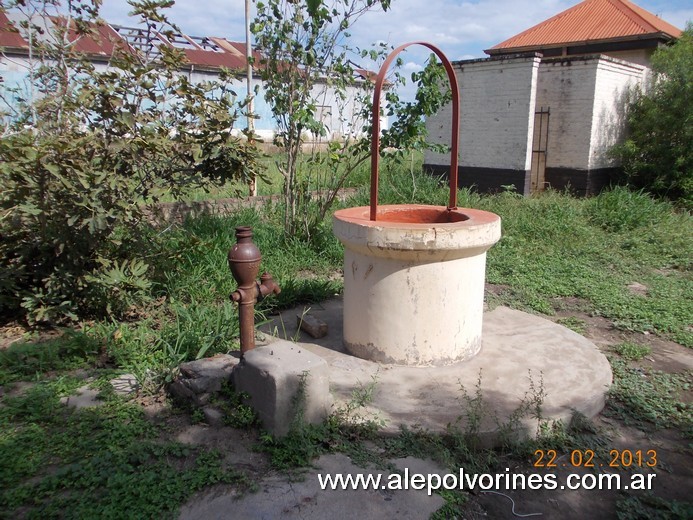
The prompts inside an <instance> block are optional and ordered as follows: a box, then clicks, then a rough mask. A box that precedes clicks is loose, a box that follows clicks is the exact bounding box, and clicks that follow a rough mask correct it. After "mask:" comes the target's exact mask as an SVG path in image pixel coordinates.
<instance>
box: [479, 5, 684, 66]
mask: <svg viewBox="0 0 693 520" xmlns="http://www.w3.org/2000/svg"><path fill="white" fill-rule="evenodd" d="M680 35H681V30H680V29H678V28H676V27H674V26H673V25H671V24H670V23H667V22H665V21H664V20H662V19H661V18H658V17H657V16H655V15H654V14H652V13H650V12H649V11H646V10H645V9H643V8H642V7H639V6H637V5H635V4H633V3H631V2H629V1H627V0H585V1H584V2H580V3H579V4H577V5H575V6H573V7H571V8H570V9H567V10H565V11H563V12H562V13H559V14H557V15H556V16H554V17H552V18H549V19H548V20H546V21H544V22H542V23H540V24H537V25H535V26H534V27H531V28H530V29H527V30H526V31H523V32H521V33H520V34H518V35H516V36H513V37H512V38H509V39H507V40H505V41H504V42H501V43H499V44H498V45H495V46H494V47H492V48H490V49H488V50H486V51H484V52H486V53H487V54H504V53H507V52H522V51H530V50H536V49H538V48H546V47H562V46H565V45H566V44H575V43H587V42H589V43H596V42H607V41H624V40H634V39H643V38H647V37H651V38H659V39H662V40H665V41H666V40H671V39H673V38H678V37H679V36H680Z"/></svg>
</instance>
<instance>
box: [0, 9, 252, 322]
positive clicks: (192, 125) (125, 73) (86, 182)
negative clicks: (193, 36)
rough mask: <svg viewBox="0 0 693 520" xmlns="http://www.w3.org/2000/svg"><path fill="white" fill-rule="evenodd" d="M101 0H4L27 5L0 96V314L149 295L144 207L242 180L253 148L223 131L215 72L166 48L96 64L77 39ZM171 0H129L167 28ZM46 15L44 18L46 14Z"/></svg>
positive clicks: (72, 308)
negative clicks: (25, 46) (21, 62)
mask: <svg viewBox="0 0 693 520" xmlns="http://www.w3.org/2000/svg"><path fill="white" fill-rule="evenodd" d="M100 3H101V2H100V0H91V1H90V0H75V1H71V2H69V3H68V4H67V7H66V8H61V6H60V2H59V1H58V0H36V1H32V0H16V1H11V2H3V3H2V4H0V8H2V9H10V8H13V9H15V10H18V11H20V12H22V13H23V14H24V18H23V21H22V22H21V23H20V26H19V27H16V30H17V31H18V32H20V33H21V34H22V35H23V36H25V38H26V39H27V40H28V41H29V42H30V49H29V58H28V64H27V86H26V88H22V87H21V86H18V87H12V88H10V87H6V88H5V89H4V91H3V92H2V97H1V98H0V101H5V103H4V106H2V105H0V107H1V108H2V113H0V120H2V122H3V126H2V128H0V132H1V135H0V157H2V161H0V313H1V314H2V315H3V316H5V317H7V316H8V315H17V314H19V315H23V316H25V317H26V318H27V319H28V320H29V321H30V322H56V321H60V320H62V319H65V318H77V317H83V316H88V315H95V314H97V315H98V314H100V313H103V312H111V313H117V312H119V311H120V310H122V309H123V308H124V307H126V306H127V305H128V304H129V303H131V302H132V301H133V298H135V297H138V296H139V297H141V296H143V295H144V294H145V293H146V290H147V289H148V287H149V285H150V281H149V280H150V275H151V267H150V265H148V263H147V262H145V260H144V259H143V258H142V256H143V255H142V249H141V247H140V246H141V245H142V244H143V243H144V242H145V240H143V239H145V238H146V237H145V234H146V230H145V229H144V228H143V227H142V222H143V212H142V210H143V207H142V205H143V204H144V203H146V202H150V201H155V200H156V197H157V194H158V193H160V192H161V191H162V190H167V191H172V192H173V193H174V195H175V194H180V193H181V192H182V191H183V190H184V189H186V188H188V187H190V186H207V185H208V184H209V183H214V182H225V181H226V180H227V179H228V178H230V177H238V178H247V177H249V175H250V174H251V173H252V169H253V168H254V164H255V152H254V150H253V149H252V148H248V147H247V146H246V145H245V144H244V143H242V142H241V141H239V139H237V138H236V137H234V136H233V135H232V133H231V129H232V127H233V124H234V122H235V120H236V118H237V117H238V116H239V113H240V111H241V110H242V109H243V106H242V104H241V105H240V106H239V104H237V100H236V98H235V95H234V94H233V92H232V91H230V90H229V89H228V87H227V83H226V82H224V77H223V74H222V80H221V81H220V82H207V83H200V84H191V83H190V82H189V81H188V80H187V78H186V76H185V75H184V74H180V73H179V71H180V68H181V66H182V65H183V64H184V55H183V54H182V53H181V52H180V51H178V50H176V49H174V48H170V47H164V46H162V47H159V48H157V47H155V46H149V47H148V48H146V47H145V48H144V49H141V50H135V49H133V48H132V47H129V46H127V45H118V46H116V49H115V50H114V55H113V58H112V60H111V63H110V64H109V65H110V67H109V68H107V69H103V70H97V68H96V67H95V66H94V64H93V63H92V62H90V61H89V60H88V59H87V57H85V56H84V55H82V54H80V53H79V52H77V51H76V50H75V47H76V43H77V42H78V41H79V40H80V39H81V38H88V37H93V31H94V29H95V27H96V26H97V24H99V23H101V22H100V21H99V19H98V8H99V5H100ZM171 4H172V2H171V1H168V0H143V1H136V0H131V1H130V5H131V6H132V8H133V13H132V14H134V15H136V16H138V17H139V18H140V20H141V23H142V25H143V28H144V29H143V30H144V32H145V33H148V34H150V35H152V36H153V34H154V32H155V31H157V32H160V33H161V32H163V33H166V32H167V31H173V30H176V29H175V27H174V26H173V25H172V24H170V23H169V21H168V20H167V18H166V16H165V14H163V12H162V10H161V8H163V7H167V6H169V5H171ZM48 16H52V17H53V18H52V19H53V20H54V21H55V23H53V24H50V28H48V27H47V25H46V22H45V20H46V17H48Z"/></svg>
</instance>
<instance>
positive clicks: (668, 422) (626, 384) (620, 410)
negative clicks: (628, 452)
mask: <svg viewBox="0 0 693 520" xmlns="http://www.w3.org/2000/svg"><path fill="white" fill-rule="evenodd" d="M610 362H611V368H612V370H613V374H614V384H613V385H612V387H611V389H610V391H609V397H610V398H609V401H608V402H607V407H606V409H605V410H604V414H605V415H611V416H616V417H619V418H621V419H622V420H623V421H625V422H626V423H627V424H635V425H637V426H638V427H640V428H646V427H647V426H648V425H651V426H654V427H655V428H676V429H678V430H680V431H681V432H682V434H683V435H684V436H685V437H687V438H693V410H692V409H691V405H690V404H687V403H684V402H681V399H680V395H679V394H680V392H683V391H686V390H689V389H690V381H691V374H690V373H685V374H666V373H663V372H658V371H655V370H646V369H643V368H633V367H629V366H628V365H627V364H626V363H625V362H624V361H622V360H620V359H611V360H610Z"/></svg>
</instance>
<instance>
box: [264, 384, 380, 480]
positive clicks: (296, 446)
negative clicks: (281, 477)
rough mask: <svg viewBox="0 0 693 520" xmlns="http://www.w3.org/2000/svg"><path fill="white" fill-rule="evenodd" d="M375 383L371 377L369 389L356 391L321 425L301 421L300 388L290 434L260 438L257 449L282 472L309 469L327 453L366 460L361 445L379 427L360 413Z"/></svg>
mask: <svg viewBox="0 0 693 520" xmlns="http://www.w3.org/2000/svg"><path fill="white" fill-rule="evenodd" d="M376 383H377V377H376V376H374V377H373V379H372V380H371V383H370V384H369V385H366V386H365V387H362V388H357V389H355V390H354V392H353V394H352V399H351V400H350V401H349V402H347V403H345V405H344V406H342V407H340V408H339V409H337V410H336V411H335V412H334V413H333V414H331V415H330V416H329V417H328V418H327V419H326V420H325V421H324V422H323V423H322V424H306V423H305V422H304V421H303V413H302V406H303V401H302V400H303V399H304V398H305V396H304V392H303V391H302V390H301V387H299V392H297V394H296V395H295V398H294V400H293V403H292V404H293V407H294V418H293V420H292V425H291V429H290V431H289V433H288V434H287V435H285V436H284V437H281V438H277V437H273V436H272V435H270V434H263V435H261V438H260V440H261V442H260V445H259V446H258V447H257V449H258V450H260V451H263V452H266V453H268V454H269V455H270V460H271V462H272V465H273V466H274V467H275V468H277V469H282V470H290V469H293V468H300V467H305V466H308V465H310V463H311V461H312V460H313V459H314V458H316V457H318V456H320V455H321V454H323V453H326V452H328V451H340V452H344V453H347V454H349V455H350V456H352V457H353V458H355V459H356V460H359V459H361V460H365V459H366V457H364V456H363V453H364V447H363V444H362V441H363V440H364V439H367V438H372V437H373V434H374V433H375V432H376V431H377V429H378V427H379V426H380V423H379V422H377V421H374V420H372V419H370V418H369V417H368V415H367V414H363V413H362V412H361V411H360V410H361V409H362V408H363V407H364V406H366V405H367V404H368V403H369V402H370V401H371V399H372V396H373V391H374V389H375V385H376ZM303 385H305V379H303ZM369 455H370V454H369Z"/></svg>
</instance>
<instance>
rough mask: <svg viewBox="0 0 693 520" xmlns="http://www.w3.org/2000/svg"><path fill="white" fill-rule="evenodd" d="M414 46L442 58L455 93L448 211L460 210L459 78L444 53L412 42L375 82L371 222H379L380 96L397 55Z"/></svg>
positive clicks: (389, 61) (388, 61)
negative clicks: (458, 201) (458, 159)
mask: <svg viewBox="0 0 693 520" xmlns="http://www.w3.org/2000/svg"><path fill="white" fill-rule="evenodd" d="M410 45H423V46H424V47H428V48H429V49H431V50H432V51H433V52H434V53H435V54H436V55H437V56H438V58H440V61H441V62H442V63H443V66H444V67H445V71H446V72H447V74H448V80H449V81H450V89H451V91H452V138H451V141H452V142H451V145H450V147H451V150H450V155H451V156H450V200H449V202H448V210H452V209H457V154H458V151H459V140H460V130H459V129H460V91H459V88H458V87H457V77H456V76H455V71H454V69H453V68H452V63H450V60H448V59H447V57H446V56H445V54H443V51H441V50H440V49H439V48H438V47H436V46H435V45H433V44H430V43H427V42H410V43H405V44H404V45H400V46H399V47H397V48H396V49H395V50H394V51H392V52H391V53H390V55H389V56H388V57H387V59H386V60H385V62H384V63H383V66H382V67H380V72H378V77H377V78H376V80H375V91H374V92H373V124H372V128H373V135H372V136H371V212H370V219H371V220H377V213H378V163H379V161H380V94H381V92H382V90H383V84H384V83H385V76H386V75H387V71H388V69H389V67H390V65H391V64H392V61H393V60H394V59H395V58H396V57H397V55H398V54H399V53H400V52H402V51H403V50H404V49H406V48H407V47H409V46H410Z"/></svg>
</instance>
